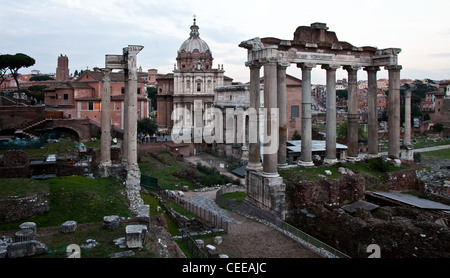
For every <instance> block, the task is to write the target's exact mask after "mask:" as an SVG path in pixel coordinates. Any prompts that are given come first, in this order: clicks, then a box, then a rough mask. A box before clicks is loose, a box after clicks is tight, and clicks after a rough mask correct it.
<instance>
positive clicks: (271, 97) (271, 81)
mask: <svg viewBox="0 0 450 278" xmlns="http://www.w3.org/2000/svg"><path fill="white" fill-rule="evenodd" d="M264 108H266V115H265V123H264V125H265V129H266V132H264V133H265V134H264V135H263V136H264V137H265V140H264V145H263V146H264V148H263V176H265V177H277V176H279V175H278V167H277V166H278V163H277V162H278V150H277V149H278V134H273V133H272V131H273V130H274V128H273V127H274V126H273V125H274V124H276V131H277V133H278V119H274V118H273V115H271V114H272V109H273V108H275V109H276V108H278V105H277V62H276V61H272V60H269V61H268V62H265V63H264ZM269 133H270V136H269ZM274 138H275V139H276V140H274ZM274 144H276V146H275V145H274ZM274 147H275V148H274Z"/></svg>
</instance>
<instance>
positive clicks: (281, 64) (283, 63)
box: [278, 62, 291, 69]
mask: <svg viewBox="0 0 450 278" xmlns="http://www.w3.org/2000/svg"><path fill="white" fill-rule="evenodd" d="M290 65H291V63H289V62H278V68H281V69H286V68H288V67H289V66H290Z"/></svg>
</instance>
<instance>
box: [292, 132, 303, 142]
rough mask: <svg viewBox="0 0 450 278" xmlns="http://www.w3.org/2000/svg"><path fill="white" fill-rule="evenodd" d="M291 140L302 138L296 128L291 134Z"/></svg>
mask: <svg viewBox="0 0 450 278" xmlns="http://www.w3.org/2000/svg"><path fill="white" fill-rule="evenodd" d="M292 140H302V136H301V135H300V133H298V131H297V130H295V131H294V134H292Z"/></svg>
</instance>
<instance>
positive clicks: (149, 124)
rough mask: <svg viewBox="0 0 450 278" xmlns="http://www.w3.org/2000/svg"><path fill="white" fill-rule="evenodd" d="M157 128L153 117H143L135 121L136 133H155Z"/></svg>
mask: <svg viewBox="0 0 450 278" xmlns="http://www.w3.org/2000/svg"><path fill="white" fill-rule="evenodd" d="M157 130H158V124H157V123H156V121H155V120H154V119H150V118H143V119H141V120H138V122H137V132H138V133H141V132H142V133H148V134H155V133H156V131H157Z"/></svg>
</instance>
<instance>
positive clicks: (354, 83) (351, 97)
mask: <svg viewBox="0 0 450 278" xmlns="http://www.w3.org/2000/svg"><path fill="white" fill-rule="evenodd" d="M344 69H345V70H347V72H348V126H347V146H348V150H347V159H349V160H357V159H358V119H359V115H358V78H357V73H358V68H357V67H351V66H346V67H344Z"/></svg>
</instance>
